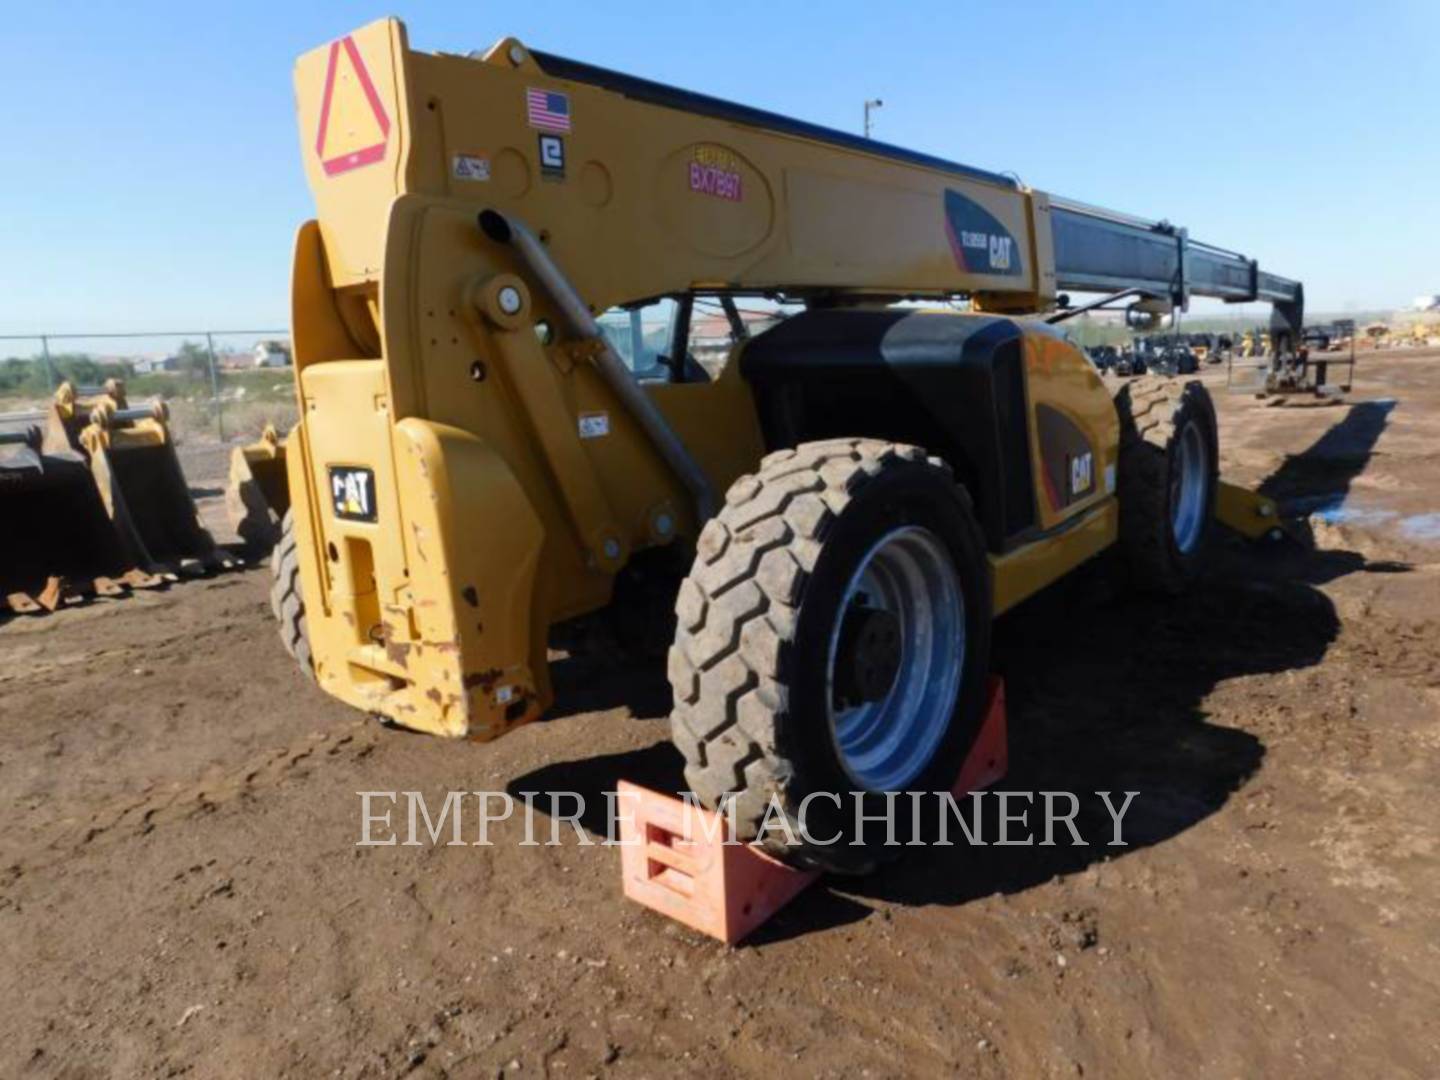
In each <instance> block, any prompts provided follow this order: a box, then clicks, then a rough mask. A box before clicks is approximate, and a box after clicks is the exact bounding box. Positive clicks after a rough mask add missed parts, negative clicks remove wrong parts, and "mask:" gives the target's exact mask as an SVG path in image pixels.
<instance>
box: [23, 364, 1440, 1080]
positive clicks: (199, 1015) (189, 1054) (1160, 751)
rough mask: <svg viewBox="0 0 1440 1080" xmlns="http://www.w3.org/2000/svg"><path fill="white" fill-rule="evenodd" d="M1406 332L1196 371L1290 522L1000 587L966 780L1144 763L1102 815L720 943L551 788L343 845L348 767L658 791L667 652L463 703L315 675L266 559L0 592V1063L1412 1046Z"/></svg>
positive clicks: (350, 810)
mask: <svg viewBox="0 0 1440 1080" xmlns="http://www.w3.org/2000/svg"><path fill="white" fill-rule="evenodd" d="M1437 358H1440V357H1437V355H1436V354H1434V353H1429V354H1426V353H1420V352H1409V353H1396V354H1392V355H1388V356H1384V357H1382V358H1378V359H1367V360H1365V362H1364V366H1363V367H1362V369H1361V372H1360V374H1361V378H1360V379H1359V381H1358V382H1357V385H1356V387H1355V391H1354V393H1353V394H1351V395H1350V397H1349V399H1348V401H1347V403H1345V404H1337V405H1329V406H1309V405H1301V404H1295V405H1288V406H1283V407H1277V408H1271V407H1267V406H1265V405H1264V404H1262V403H1260V402H1257V401H1254V400H1253V399H1251V398H1249V397H1246V396H1243V395H1239V394H1226V393H1225V392H1224V390H1223V385H1220V384H1223V376H1221V375H1220V373H1219V372H1217V371H1210V372H1207V374H1206V379H1207V381H1209V382H1211V383H1212V384H1217V385H1216V386H1215V389H1216V393H1217V397H1218V399H1219V402H1220V406H1221V411H1222V444H1223V447H1224V451H1223V453H1224V458H1225V465H1226V471H1227V473H1228V474H1229V475H1230V476H1232V477H1234V478H1237V479H1240V480H1243V481H1245V482H1248V483H1254V484H1258V485H1260V486H1261V487H1262V488H1263V489H1264V490H1265V491H1267V492H1269V493H1271V494H1274V495H1276V496H1277V497H1279V498H1280V499H1281V500H1282V502H1283V505H1284V507H1285V508H1286V510H1287V512H1288V514H1289V515H1290V516H1291V517H1292V518H1293V521H1292V524H1293V525H1294V526H1295V529H1296V531H1297V533H1298V534H1299V535H1300V536H1301V537H1302V539H1303V540H1304V542H1303V543H1280V544H1272V545H1260V546H1249V545H1243V544H1240V543H1239V542H1236V541H1228V542H1227V543H1225V544H1223V545H1222V546H1221V548H1220V550H1219V551H1218V553H1217V558H1216V560H1215V566H1214V570H1213V572H1212V573H1211V574H1210V575H1209V577H1208V578H1207V580H1206V581H1205V582H1204V584H1203V586H1202V587H1201V588H1199V589H1198V590H1197V591H1196V592H1195V594H1194V595H1193V596H1191V597H1189V598H1187V599H1186V600H1184V601H1181V602H1175V603H1159V602H1148V601H1147V602H1140V601H1135V600H1133V599H1129V598H1126V597H1124V596H1123V595H1122V594H1120V593H1119V592H1118V591H1116V590H1115V589H1113V588H1112V587H1111V585H1110V583H1109V579H1108V578H1107V576H1106V574H1105V572H1104V570H1103V568H1100V567H1096V568H1088V569H1086V570H1085V571H1082V572H1081V573H1079V574H1077V575H1075V576H1074V578H1073V580H1071V581H1069V582H1067V583H1065V584H1062V585H1061V586H1059V587H1057V588H1056V589H1054V590H1052V591H1051V592H1049V593H1047V594H1045V595H1044V596H1042V597H1039V598H1037V599H1035V600H1033V601H1031V602H1030V603H1028V604H1027V605H1025V606H1024V607H1023V608H1021V609H1020V610H1018V611H1016V612H1014V613H1012V614H1011V615H1009V616H1007V617H1006V618H1005V619H1003V620H1002V622H1001V625H1000V627H999V630H998V640H997V644H996V666H997V668H998V670H999V671H1000V672H1001V673H1002V674H1003V675H1004V676H1005V677H1006V679H1007V685H1008V687H1009V693H1010V724H1011V743H1012V745H1011V751H1012V767H1011V772H1010V775H1009V777H1008V778H1007V779H1006V780H1005V781H1004V782H1003V784H1002V785H1001V786H1002V787H1004V788H1006V789H1009V790H1017V791H1043V790H1062V789H1063V790H1073V791H1077V792H1080V793H1093V792H1097V791H1113V792H1121V791H1125V790H1137V791H1139V792H1140V794H1139V795H1138V796H1137V798H1136V800H1135V802H1134V804H1133V805H1132V807H1131V810H1130V813H1129V815H1128V816H1127V818H1126V820H1125V824H1126V837H1127V839H1128V840H1130V842H1131V843H1130V846H1128V847H1123V848H1118V847H1109V846H1106V843H1105V842H1106V841H1107V840H1108V839H1109V818H1108V815H1107V814H1106V813H1105V811H1104V809H1103V805H1102V804H1101V803H1100V802H1099V801H1098V800H1096V799H1095V798H1093V797H1090V796H1087V798H1086V799H1085V800H1084V801H1082V809H1081V815H1080V818H1079V820H1078V823H1077V824H1078V825H1079V827H1080V830H1081V833H1082V835H1084V836H1085V837H1086V838H1087V839H1089V840H1090V841H1091V844H1090V846H1086V847H1073V846H1068V845H1065V844H1062V845H1057V846H1053V847H1042V846H1032V847H983V848H971V847H963V846H962V847H955V848H950V849H931V850H928V851H923V852H917V853H915V854H914V855H913V857H910V858H907V859H905V860H903V861H902V862H901V863H899V864H898V865H897V866H896V867H894V868H893V869H891V870H889V871H887V872H886V873H884V874H883V875H881V876H878V877H875V878H873V879H868V880H853V881H851V880H831V881H826V882H822V883H821V884H820V885H818V886H816V887H815V888H813V889H812V890H811V891H810V892H809V893H807V894H806V895H804V896H802V897H801V898H800V899H799V900H797V901H796V902H795V903H794V904H793V905H792V906H791V907H790V908H788V909H787V910H786V911H784V912H782V913H781V915H780V916H779V917H778V918H777V919H776V920H774V921H773V922H772V923H771V924H770V925H769V926H768V927H766V928H764V929H763V930H762V931H761V932H760V933H759V934H758V935H757V936H756V937H755V938H754V939H753V940H752V941H751V942H750V943H749V944H747V945H745V946H742V947H740V948H736V949H730V948H725V947H723V946H721V945H718V944H716V943H714V942H711V941H709V940H707V939H704V938H701V937H699V936H697V935H695V934H693V933H691V932H689V931H687V930H684V929H682V928H680V927H678V926H676V925H673V924H670V923H668V922H666V921H665V920H663V919H661V918H660V917H659V916H656V915H653V914H651V913H649V912H648V911H645V910H643V909H641V908H639V907H637V906H635V905H632V904H630V903H628V902H627V901H625V900H624V899H622V897H621V895H620V871H619V854H618V852H617V851H616V850H615V849H613V848H606V847H601V846H582V845H581V844H580V843H579V842H578V840H577V839H576V838H575V837H574V836H573V834H570V833H569V832H568V830H567V832H566V833H565V836H566V837H567V840H566V842H565V843H563V844H562V845H560V846H557V847H545V846H540V847H522V846H518V841H519V840H520V839H521V838H522V833H523V822H522V821H521V820H520V819H519V818H518V817H517V818H515V819H512V820H511V821H508V822H506V823H504V824H503V825H500V826H498V827H496V828H495V829H494V831H493V834H492V835H493V838H494V839H495V841H496V843H495V845H494V846H490V847H475V846H462V847H443V846H442V847H435V846H430V845H428V844H426V845H424V846H418V847H407V846H395V847H357V846H356V841H357V840H358V839H359V835H360V800H359V797H358V796H357V794H356V793H357V792H360V791H374V790H379V791H394V790H401V791H403V790H417V791H421V792H424V793H426V794H427V796H430V797H431V799H432V805H435V806H438V804H439V799H440V796H441V794H442V793H443V792H445V791H448V790H452V789H453V790H461V791H476V790H492V791H507V790H508V791H510V792H512V793H513V792H520V791H529V790H547V789H565V790H575V791H579V792H582V793H588V794H589V795H591V797H592V799H595V798H598V793H599V792H601V791H604V790H607V789H610V788H611V787H613V785H614V782H615V781H616V780H618V779H620V778H630V779H634V780H638V781H640V782H642V783H649V784H652V785H654V786H660V787H665V786H667V785H668V786H670V787H671V788H672V789H674V788H676V787H678V786H679V785H680V783H681V777H680V766H679V758H678V755H677V754H676V753H675V752H674V751H673V750H671V749H670V748H669V746H668V743H667V742H666V725H665V715H666V709H667V706H668V702H667V700H666V698H667V691H666V689H665V685H664V682H663V678H662V677H661V674H660V673H659V672H653V671H644V670H635V671H614V670H608V669H601V668H598V667H594V666H591V667H588V668H587V667H586V666H584V665H583V664H581V663H579V662H570V663H566V664H562V665H559V667H560V670H559V682H560V687H561V690H562V704H561V706H560V707H559V708H557V710H556V715H555V717H554V718H553V719H551V720H550V721H548V722H545V723H540V724H536V725H532V726H530V727H528V728H525V729H522V730H521V731H519V732H517V733H515V734H513V735H510V736H508V737H506V738H505V739H503V740H501V741H500V742H498V743H494V744H491V745H479V744H470V743H465V742H444V741H440V740H435V739H430V738H425V737H420V736H413V735H407V734H404V733H400V732H394V731H387V730H384V729H382V728H380V727H379V726H377V725H376V724H374V723H373V722H371V721H369V720H367V719H366V718H365V717H363V716H360V715H357V714H356V713H354V712H352V711H350V710H349V709H347V708H345V707H343V706H341V705H340V704H338V703H337V702H334V701H332V700H330V699H329V698H327V697H326V696H324V695H323V694H322V693H320V692H319V691H318V690H316V689H315V688H314V686H313V685H312V684H310V683H309V682H308V681H306V680H305V679H304V678H303V677H302V676H301V675H300V673H299V672H298V671H296V670H294V668H293V667H292V665H291V663H290V661H289V659H288V657H287V656H286V655H285V653H284V652H283V651H282V650H281V647H280V644H279V642H278V641H277V639H276V635H275V632H274V629H273V627H272V624H271V619H270V615H269V611H268V608H267V605H266V587H267V571H266V570H264V569H263V568H258V569H254V570H247V571H244V572H240V573H233V574H229V575H226V576H222V577H217V578H214V579H211V580H206V581H199V582H190V583H184V584H181V585H178V586H176V587H172V588H170V589H169V590H167V591H164V592H152V593H146V594H140V595H137V596H135V597H133V598H130V599H127V600H125V601H123V602H108V603H97V604H93V605H90V606H88V607H84V608H77V609H73V610H67V611H65V612H62V613H61V614H59V615H57V616H53V617H48V618H43V619H20V620H15V621H11V622H9V623H5V624H3V625H0V814H3V815H4V817H5V819H6V820H7V821H9V822H10V825H9V826H8V827H7V828H6V830H5V832H4V834H3V838H0V1001H3V1002H4V1003H5V1007H4V1009H3V1010H0V1075H5V1076H30V1075H35V1076H67V1077H86V1076H112V1075H113V1076H170V1075H188V1076H199V1077H208V1076H299V1077H311V1076H323V1075H335V1076H366V1077H370V1076H375V1077H384V1076H400V1075H406V1074H409V1075H412V1076H415V1077H422V1076H425V1077H438V1076H457V1077H465V1076H494V1075H501V1074H503V1075H506V1076H511V1075H518V1076H522V1077H523V1076H536V1075H553V1076H561V1077H563V1076H576V1077H580V1076H590V1075H610V1074H615V1075H632V1076H655V1077H669V1076H676V1075H682V1074H694V1075H704V1076H752V1075H766V1076H775V1075H805V1076H826V1077H832V1076H833V1077H867V1076H868V1077H884V1076H901V1075H974V1076H981V1077H1010V1076H1013V1077H1038V1076H1055V1077H1078V1076H1082V1075H1083V1076H1204V1077H1232V1076H1259V1075H1275V1076H1278V1075H1309V1076H1337V1077H1340V1076H1343V1077H1353V1076H1433V1075H1435V1074H1436V1073H1437V1071H1440V1025H1437V1024H1436V1022H1435V1021H1436V1017H1437V1015H1440V858H1437V855H1440V853H1437V846H1436V844H1437V839H1436V838H1437V829H1436V809H1437V805H1440V802H1437V794H1436V793H1437V791H1440V723H1437V721H1440V708H1437V694H1440V638H1437V633H1436V619H1437V614H1436V613H1437V610H1440V573H1437V569H1440V368H1437V366H1436V360H1437ZM209 457H210V459H213V461H214V468H213V471H210V470H207V468H206V467H205V466H204V464H203V461H204V460H206V459H205V458H204V456H203V455H199V456H192V458H191V461H190V469H191V474H190V475H191V481H192V484H193V485H194V486H195V487H196V488H197V489H198V490H199V491H200V492H201V493H202V497H203V502H204V504H205V506H206V509H207V514H212V515H217V516H212V517H211V518H210V520H212V521H215V522H217V523H218V521H219V520H220V518H219V516H218V513H219V501H218V498H217V490H216V489H218V488H219V487H220V485H221V483H223V468H224V464H223V455H219V454H211V455H209ZM1432 469H1435V470H1437V471H1436V472H1431V470H1432ZM401 816H402V817H403V812H402V814H401ZM546 824H547V823H546V822H545V821H544V820H543V819H542V821H541V827H542V837H543V836H544V832H545V828H546ZM586 824H587V826H589V827H590V828H591V829H592V830H593V829H600V828H601V827H602V825H601V822H600V821H599V820H598V819H597V818H596V817H595V816H594V815H593V814H592V815H591V816H589V817H587V819H586ZM467 839H473V837H472V836H470V835H469V834H468V833H467ZM1061 839H1062V841H1063V840H1064V839H1065V837H1064V834H1063V833H1062V834H1061Z"/></svg>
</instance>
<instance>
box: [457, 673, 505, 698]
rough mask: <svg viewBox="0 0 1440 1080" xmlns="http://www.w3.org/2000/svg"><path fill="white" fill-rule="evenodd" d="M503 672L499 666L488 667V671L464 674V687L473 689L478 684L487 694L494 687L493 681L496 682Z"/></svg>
mask: <svg viewBox="0 0 1440 1080" xmlns="http://www.w3.org/2000/svg"><path fill="white" fill-rule="evenodd" d="M504 674H505V673H504V672H503V671H501V670H500V669H499V668H490V669H489V670H488V671H477V672H474V673H472V674H470V675H466V676H465V679H464V683H465V689H466V690H473V689H475V687H477V686H479V687H481V688H483V689H484V691H485V692H486V693H487V694H488V693H490V691H491V690H493V689H494V688H495V683H496V682H498V681H499V679H500V677H501V676H502V675H504Z"/></svg>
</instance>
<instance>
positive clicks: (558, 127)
mask: <svg viewBox="0 0 1440 1080" xmlns="http://www.w3.org/2000/svg"><path fill="white" fill-rule="evenodd" d="M525 118H526V119H527V120H528V121H529V122H530V126H531V127H532V128H539V129H540V130H541V131H558V132H560V133H562V134H565V133H568V132H569V131H570V95H569V94H561V93H557V92H556V91H554V90H536V89H534V88H531V89H528V90H526V91H525Z"/></svg>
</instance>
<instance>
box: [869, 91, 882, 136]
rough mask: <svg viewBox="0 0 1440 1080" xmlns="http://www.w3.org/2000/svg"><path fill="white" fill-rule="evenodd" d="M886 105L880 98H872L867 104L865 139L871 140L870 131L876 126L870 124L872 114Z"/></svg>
mask: <svg viewBox="0 0 1440 1080" xmlns="http://www.w3.org/2000/svg"><path fill="white" fill-rule="evenodd" d="M884 104H885V102H883V101H881V100H880V99H879V98H872V99H870V100H869V101H867V102H865V138H867V139H868V138H870V129H871V127H873V126H874V125H873V124H872V123H871V122H870V114H871V113H872V112H874V111H875V110H876V109H878V108H880V107H881V106H882V105H884Z"/></svg>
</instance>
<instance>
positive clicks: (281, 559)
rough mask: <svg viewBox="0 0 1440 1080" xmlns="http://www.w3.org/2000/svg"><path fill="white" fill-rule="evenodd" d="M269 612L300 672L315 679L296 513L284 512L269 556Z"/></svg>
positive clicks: (291, 511) (286, 649)
mask: <svg viewBox="0 0 1440 1080" xmlns="http://www.w3.org/2000/svg"><path fill="white" fill-rule="evenodd" d="M270 610H271V611H273V612H274V613H275V619H276V621H277V622H279V624H280V640H281V642H283V643H284V645H285V651H286V652H288V653H289V654H290V655H291V656H293V657H294V658H295V662H296V663H297V664H299V665H300V670H301V671H303V672H304V673H305V674H306V675H308V676H309V677H310V678H312V679H313V678H314V677H315V665H314V663H313V662H312V661H311V658H310V635H309V632H308V631H307V629H306V626H305V599H304V596H303V594H302V593H301V591H300V556H299V553H298V551H297V549H296V545H295V512H294V510H293V509H292V510H287V511H285V517H284V520H282V521H281V523H280V542H279V543H278V544H276V545H275V550H274V551H272V552H271V553H270Z"/></svg>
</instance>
